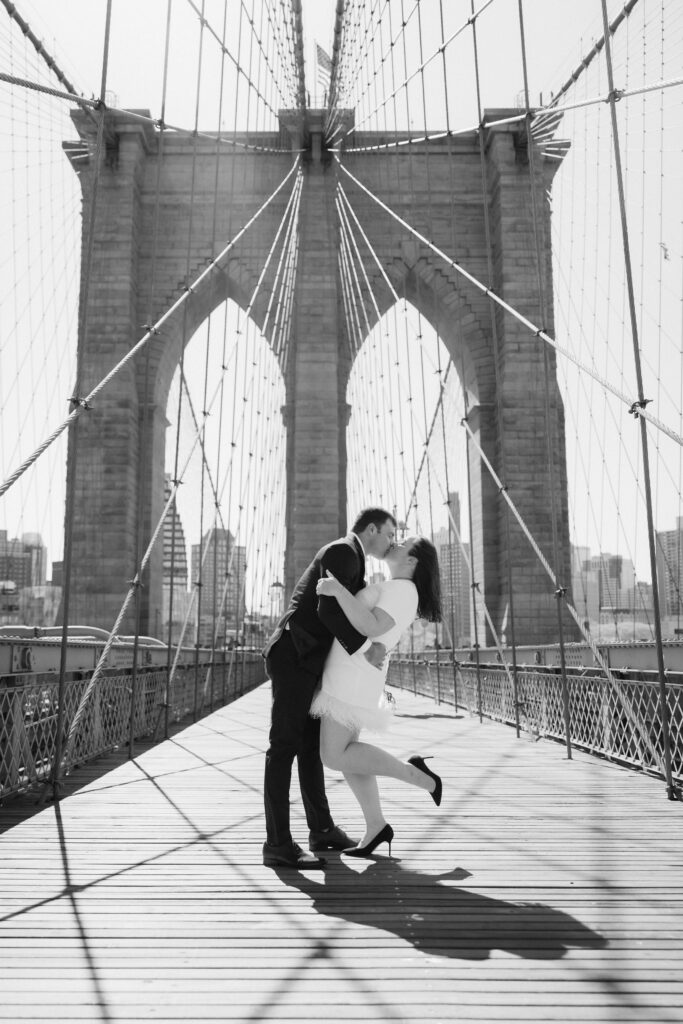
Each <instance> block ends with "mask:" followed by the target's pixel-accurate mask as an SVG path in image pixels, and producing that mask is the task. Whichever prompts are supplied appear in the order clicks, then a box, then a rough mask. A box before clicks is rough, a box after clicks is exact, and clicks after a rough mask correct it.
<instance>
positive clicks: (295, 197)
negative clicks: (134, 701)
mask: <svg viewBox="0 0 683 1024" xmlns="http://www.w3.org/2000/svg"><path fill="white" fill-rule="evenodd" d="M302 186H303V176H302V172H301V171H299V174H298V176H297V180H296V184H295V186H294V189H293V190H292V195H291V196H290V199H289V202H288V204H287V209H286V210H285V213H284V214H283V217H282V220H281V221H280V224H279V226H278V230H277V233H276V235H275V238H274V240H273V243H272V245H271V247H270V250H269V252H268V256H267V257H266V260H265V263H264V265H263V268H262V270H261V273H260V275H259V278H258V281H257V282H256V285H255V286H254V290H253V293H252V296H251V298H250V300H249V303H248V305H247V308H246V311H245V316H249V314H250V313H251V310H252V308H253V305H254V303H255V301H256V298H257V296H258V294H259V292H260V290H261V286H262V284H263V280H264V278H265V275H266V272H267V270H268V266H269V265H270V261H271V259H272V256H273V253H274V252H275V250H276V247H277V243H278V240H279V238H280V235H281V233H282V229H283V226H284V224H285V222H288V223H289V224H291V222H292V220H293V219H294V218H296V217H297V215H298V204H299V201H300V197H301V190H302ZM276 285H277V281H276V282H275V283H274V285H273V287H276ZM226 369H227V366H224V367H223V374H221V380H220V381H219V382H218V384H217V386H216V389H215V391H214V394H213V396H212V399H211V402H210V403H209V407H208V410H207V411H206V412H205V413H204V414H203V421H202V422H205V421H206V417H207V416H208V412H209V411H210V409H211V407H212V406H213V404H214V402H215V400H216V397H217V395H218V394H219V393H220V387H221V381H222V378H223V376H224V374H225V371H226ZM253 376H254V375H253V374H252V381H253ZM183 379H184V375H183ZM185 387H186V394H187V396H188V398H189V390H188V389H187V385H186V384H185ZM190 408H191V412H192V416H193V419H194V422H195V430H196V438H195V444H194V445H193V448H192V451H194V448H196V445H197V440H198V441H199V443H200V444H201V446H202V453H203V458H204V459H206V454H205V452H204V447H203V442H202V439H201V430H202V424H200V423H198V421H197V419H196V417H195V414H194V409H193V408H192V405H191V404H190ZM243 425H244V418H243V417H242V419H241V420H240V423H239V426H238V430H237V433H236V434H235V436H234V437H233V443H232V453H231V457H230V459H229V460H228V463H227V466H226V467H225V470H224V477H223V482H222V485H221V487H220V490H217V489H216V487H214V484H213V480H212V479H211V471H210V470H209V479H210V480H211V486H212V489H213V492H214V497H215V503H216V515H215V517H214V526H215V523H216V519H217V518H218V515H219V514H220V503H221V501H222V498H223V494H224V492H225V487H226V485H227V481H228V478H229V475H230V473H231V469H232V454H234V451H235V447H236V444H237V439H238V438H239V437H240V435H241V433H242V427H243ZM186 465H187V464H186ZM185 468H186V467H185ZM207 468H208V464H207ZM184 471H185V470H184V469H183V473H184ZM182 475H183V474H181V478H182ZM176 491H177V484H176V485H175V486H174V488H173V491H172V494H173V495H174V494H175V492H176ZM241 512H242V506H241V505H240V515H239V516H238V526H237V529H236V535H237V533H238V532H239V522H240V519H241ZM165 515H166V510H165V511H164V517H165ZM222 521H223V520H222V516H221V522H222ZM207 552H208V547H207V548H205V549H204V552H203V555H202V564H201V566H200V572H201V571H202V570H203V565H204V561H205V559H206V555H207ZM234 554H235V548H234V546H233V548H232V549H231V552H230V562H229V564H228V569H230V568H231V566H232V562H233V558H234ZM196 594H197V588H196V587H195V589H194V590H193V593H192V598H191V600H190V602H189V603H188V608H187V611H186V614H185V619H184V621H183V624H182V628H181V630H180V634H179V638H178V641H177V644H176V651H175V655H174V658H173V663H172V666H171V668H170V671H169V677H168V685H169V686H170V684H171V682H172V681H173V678H174V676H175V672H176V670H177V667H178V661H179V658H180V653H181V648H182V644H183V639H184V637H185V632H186V630H187V626H188V624H189V620H190V614H191V612H192V610H193V607H194V602H195V598H196ZM226 595H227V582H226V584H225V585H224V591H223V598H222V601H221V611H222V607H223V601H224V599H225V596H226Z"/></svg>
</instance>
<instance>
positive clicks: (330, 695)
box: [311, 537, 442, 857]
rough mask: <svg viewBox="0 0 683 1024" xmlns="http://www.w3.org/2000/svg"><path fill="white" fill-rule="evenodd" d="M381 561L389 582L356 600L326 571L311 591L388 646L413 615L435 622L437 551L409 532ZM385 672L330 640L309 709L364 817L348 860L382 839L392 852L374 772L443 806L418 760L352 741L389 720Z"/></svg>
mask: <svg viewBox="0 0 683 1024" xmlns="http://www.w3.org/2000/svg"><path fill="white" fill-rule="evenodd" d="M385 562H386V564H387V566H388V568H389V571H390V573H391V579H389V580H385V581H384V582H382V583H372V584H370V586H368V587H365V588H364V589H363V590H361V591H360V592H359V593H358V594H357V595H356V596H355V597H354V596H353V594H351V593H350V592H349V591H348V590H347V589H346V588H345V587H344V586H343V585H342V584H341V583H340V582H339V580H337V579H335V578H334V577H333V576H331V575H330V574H329V573H328V576H327V578H326V579H321V580H319V581H318V585H317V592H318V594H321V595H323V594H324V595H326V596H328V597H335V598H336V599H337V601H338V602H339V604H340V606H341V608H342V611H343V612H344V614H345V615H346V617H347V619H348V620H349V622H350V623H351V625H352V626H354V627H355V628H356V629H358V630H359V631H360V632H362V633H364V634H365V636H367V637H369V638H371V639H372V640H374V641H378V642H380V643H383V644H384V645H385V647H386V648H387V651H390V650H391V649H392V648H393V647H395V646H396V644H397V643H398V640H399V637H400V636H401V634H402V633H403V631H404V630H405V629H407V627H408V626H409V625H410V624H411V622H412V621H413V619H414V618H415V617H416V616H418V617H419V618H423V619H427V620H428V621H430V622H439V621H440V619H441V583H440V577H439V563H438V560H437V556H436V548H435V547H434V545H433V544H432V543H431V541H429V540H427V539H426V538H425V537H408V538H407V539H406V540H404V541H403V542H402V543H401V544H397V545H395V546H394V547H393V548H392V549H391V550H390V551H389V552H388V554H387V555H386V556H385ZM386 674H387V662H386V659H385V661H384V666H383V668H382V669H376V668H373V667H372V666H371V665H370V664H369V663H368V662H367V661H366V659H365V658H364V657H363V655H362V654H360V653H359V652H356V654H353V655H349V654H347V653H346V651H345V650H344V648H343V647H342V646H341V644H340V643H338V642H337V641H336V640H335V642H334V643H333V645H332V649H331V650H330V653H329V655H328V657H327V661H326V662H325V667H324V669H323V676H322V682H321V687H320V690H319V691H318V693H317V694H316V696H315V697H314V699H313V703H312V705H311V714H312V715H313V716H314V717H316V718H320V719H321V728H320V754H321V757H322V761H323V764H324V765H326V767H328V768H332V769H335V770H336V771H340V772H342V773H343V775H344V777H345V779H346V781H347V782H348V784H349V786H350V787H351V790H352V792H353V794H354V796H355V797H356V799H357V800H358V803H359V804H360V806H361V810H362V812H363V817H364V818H365V835H364V836H363V838H362V839H361V841H360V843H359V844H358V846H356V847H353V848H352V849H349V850H344V851H343V852H344V853H346V854H347V855H348V856H352V857H369V856H370V854H371V853H372V852H373V851H374V850H375V849H376V848H377V847H378V846H379V845H380V843H388V844H389V853H390V854H391V841H392V839H393V838H394V830H393V829H392V827H391V825H389V824H387V822H386V819H385V818H384V814H383V813H382V805H381V802H380V797H379V788H378V786H377V776H378V775H385V776H388V777H390V778H393V779H401V780H402V781H403V782H407V783H409V784H410V785H412V786H419V787H420V789H426V790H427V791H428V792H429V793H430V794H431V797H432V800H433V801H434V803H435V804H436V805H437V806H438V805H439V804H440V803H441V789H442V786H441V779H440V778H439V776H438V775H435V774H434V772H432V771H430V770H429V768H427V766H426V765H425V763H424V760H423V758H421V757H411V758H409V759H408V762H407V763H406V762H403V761H399V760H398V758H396V757H393V756H392V755H391V754H388V753H387V752H386V751H385V750H382V749H381V748H380V747H376V746H373V745H372V744H369V743H359V742H358V735H359V733H360V730H361V729H362V728H369V729H372V730H373V731H382V730H384V729H386V727H387V726H388V724H389V720H390V718H391V709H390V708H389V706H388V705H387V703H386V698H385V696H384V681H385V678H386Z"/></svg>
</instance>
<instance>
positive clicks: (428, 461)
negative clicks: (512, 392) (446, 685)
mask: <svg viewBox="0 0 683 1024" xmlns="http://www.w3.org/2000/svg"><path fill="white" fill-rule="evenodd" d="M338 188H339V194H340V195H341V196H342V197H343V199H344V201H345V203H346V205H347V208H348V210H349V211H350V212H351V214H352V216H353V218H354V221H355V222H356V225H357V227H358V229H359V231H360V233H361V235H362V236H363V239H364V241H365V244H366V246H367V247H368V249H369V250H370V253H371V255H372V257H373V259H374V260H375V263H376V264H377V266H378V268H379V270H380V272H381V274H382V276H383V278H384V281H385V283H386V284H387V286H388V287H389V289H390V291H391V294H392V297H393V298H394V301H395V302H399V296H398V293H397V292H396V289H395V288H394V286H393V285H392V283H391V280H390V279H389V277H388V275H387V274H386V271H385V270H384V267H383V266H382V263H381V261H380V259H379V257H378V255H377V253H376V251H375V249H374V247H373V246H372V245H371V243H370V241H369V239H368V237H367V235H366V234H365V232H364V231H363V228H362V226H361V225H360V222H359V221H358V218H357V217H356V214H355V211H354V210H353V207H352V206H351V204H350V202H349V199H348V196H347V195H346V193H345V192H344V189H343V188H342V186H341V185H339V187H338ZM337 204H338V206H337V208H338V212H339V217H340V222H341V226H342V236H343V234H344V232H348V234H349V235H350V237H351V239H352V240H353V243H354V249H355V253H356V259H357V261H358V263H359V264H360V267H361V270H362V273H363V277H364V280H365V285H366V287H367V289H368V291H369V293H370V297H371V300H372V303H373V307H374V310H375V315H376V316H377V319H378V320H379V319H380V312H379V305H378V303H377V299H376V296H375V293H374V290H373V288H372V285H371V283H370V280H369V278H368V276H367V273H366V271H365V266H364V264H363V261H362V259H361V256H360V253H359V251H358V248H357V246H356V240H355V237H354V236H353V232H352V229H351V225H350V224H349V222H348V218H347V215H346V210H345V209H344V206H343V205H342V203H341V202H340V201H339V197H337ZM365 319H366V324H367V315H366V317H365ZM367 326H368V329H369V324H367ZM453 366H454V363H453V360H452V359H449V360H448V363H447V365H446V369H445V371H444V373H443V379H442V380H441V382H440V388H439V398H438V400H437V403H436V407H435V409H434V413H433V416H432V422H431V425H430V427H429V429H428V432H427V437H426V439H425V442H424V451H423V454H422V459H421V460H420V465H419V468H418V469H417V472H416V474H415V480H414V482H413V489H412V493H411V494H410V497H409V499H408V505H407V509H406V513H405V516H404V520H405V521H407V520H408V517H409V516H410V512H411V509H412V508H413V505H415V509H416V510H417V491H418V486H419V482H420V478H421V476H422V473H423V470H424V469H425V468H426V467H427V466H428V465H429V466H431V468H432V471H433V474H434V477H435V478H436V480H437V482H438V486H439V489H440V490H441V493H442V497H443V498H444V499H445V501H446V507H447V509H448V516H449V521H450V522H451V524H452V526H453V530H454V532H455V535H456V537H457V540H458V543H459V545H460V548H461V551H462V554H463V557H464V559H465V561H466V563H467V567H468V569H469V570H470V572H471V568H472V567H471V562H470V558H469V556H468V554H467V551H466V549H465V546H464V544H463V541H462V538H461V535H460V531H459V529H458V526H457V524H456V522H455V518H454V516H453V513H452V510H451V508H450V504H449V501H448V497H449V496H448V485H447V484H446V486H445V487H444V485H443V484H442V481H441V478H440V473H439V471H438V467H437V466H436V464H435V461H434V459H433V457H432V455H431V453H430V450H429V446H430V443H431V440H432V437H433V436H434V433H435V430H436V427H437V422H438V420H439V414H440V412H441V411H442V410H443V403H444V395H445V393H446V384H447V382H448V377H449V374H450V372H451V370H452V368H453ZM398 383H399V388H400V384H401V382H400V379H399V382H398ZM410 414H411V418H412V419H415V418H416V417H415V411H414V409H413V408H412V404H411V405H410ZM404 472H406V469H405V467H404ZM406 475H407V473H406ZM482 605H483V608H484V615H485V617H486V621H487V622H488V624H489V627H490V629H491V635H492V636H493V638H494V642H495V645H496V648H497V650H498V652H499V653H500V655H501V661H502V663H503V665H504V667H505V671H506V673H507V675H508V678H509V681H510V684H511V685H512V686H513V688H514V680H513V677H512V674H511V671H510V668H509V666H508V663H507V660H506V659H505V657H504V653H503V647H502V644H501V642H500V638H499V636H498V632H497V630H496V628H495V625H494V622H493V619H492V617H491V614H490V612H489V609H488V607H487V605H486V601H485V600H484V598H483V595H482Z"/></svg>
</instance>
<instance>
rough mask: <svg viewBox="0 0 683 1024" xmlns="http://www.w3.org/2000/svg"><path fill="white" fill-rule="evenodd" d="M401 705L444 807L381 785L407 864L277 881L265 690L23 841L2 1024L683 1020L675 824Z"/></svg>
mask: <svg viewBox="0 0 683 1024" xmlns="http://www.w3.org/2000/svg"><path fill="white" fill-rule="evenodd" d="M397 700H398V705H399V714H398V715H397V718H396V721H395V723H394V728H393V730H392V732H391V734H390V736H389V737H388V739H387V740H386V745H387V746H388V747H389V748H390V749H391V750H393V752H394V753H396V754H398V755H399V756H408V755H409V754H410V753H414V752H422V753H424V754H427V753H432V754H434V756H435V760H434V762H433V764H434V767H435V768H436V769H437V770H439V771H440V772H441V773H442V774H443V776H444V782H445V790H444V801H443V804H442V806H441V808H439V809H437V808H435V807H434V805H433V804H432V803H431V801H430V800H429V798H428V797H427V795H426V794H425V793H424V792H422V791H419V790H417V789H406V788H405V787H402V786H401V785H400V784H398V783H396V782H393V781H386V782H384V783H383V784H382V789H383V793H384V794H385V801H386V808H387V817H388V819H389V820H390V821H391V823H392V824H393V826H394V829H395V832H396V839H395V842H394V846H393V851H392V852H393V855H394V856H393V857H392V858H391V859H389V857H388V856H387V855H386V854H385V853H382V854H380V855H378V856H376V858H375V859H374V860H372V861H367V862H350V861H348V860H346V859H344V858H343V857H340V856H338V855H337V854H332V855H331V856H330V859H329V866H328V870H327V871H326V872H325V873H324V874H322V873H320V872H309V873H307V874H299V873H297V872H292V871H289V872H288V871H282V872H279V873H277V872H274V871H271V870H269V869H267V868H264V867H263V866H262V864H261V856H260V854H261V842H262V839H263V835H262V833H263V820H262V810H261V779H262V770H263V750H264V744H265V740H266V725H267V717H268V704H269V689H268V688H267V687H261V688H260V689H258V690H256V691H254V692H252V693H250V694H248V695H247V696H245V697H243V698H242V699H240V700H239V701H237V702H236V703H235V704H233V705H231V706H229V707H227V708H224V709H223V710H221V711H219V712H217V713H215V714H213V715H211V716H210V717H208V718H206V719H204V720H203V721H202V722H199V723H197V724H196V725H193V726H191V727H189V728H188V729H186V730H184V731H182V732H180V733H178V734H177V735H176V736H175V737H173V738H172V739H171V740H169V741H168V742H166V743H164V744H162V745H161V746H158V747H156V748H153V749H150V750H148V751H146V752H144V753H143V754H141V755H140V756H139V757H138V758H137V759H136V760H135V761H134V762H128V763H126V764H123V765H121V766H120V767H118V768H116V769H115V770H113V771H111V772H109V773H108V774H106V775H104V776H103V777H102V778H100V779H96V780H93V781H92V782H90V783H89V784H88V785H87V786H86V787H85V788H83V789H81V790H80V791H79V792H77V793H74V794H73V795H71V796H69V797H68V798H67V799H65V800H64V801H62V803H61V805H60V807H59V808H56V807H54V806H48V807H46V808H45V809H44V810H42V811H41V812H40V813H38V814H36V815H34V816H33V817H31V818H30V819H28V820H26V821H23V822H21V823H18V824H15V825H13V827H11V828H8V829H7V830H6V831H5V832H4V834H3V835H2V836H0V844H1V853H2V860H1V862H0V1020H3V1021H13V1022H15V1021H25V1020H34V1021H69V1022H71V1021H122V1022H136V1021H149V1020H154V1021H190V1022H203V1021H244V1022H247V1021H248V1022H252V1021H269V1022H271V1021H272V1022H279V1021H281V1022H284V1021H287V1022H292V1021H316V1022H319V1021H328V1020H334V1021H346V1020H348V1021H356V1020H363V1021H367V1020H372V1021H375V1020H380V1021H392V1022H401V1024H419V1022H422V1021H425V1020H429V1021H441V1022H447V1021H464V1020H476V1021H501V1022H502V1021H517V1020H523V1021H536V1020H554V1021H558V1022H569V1021H574V1020H581V1021H583V1022H586V1024H589V1022H592V1021H614V1022H616V1021H619V1022H624V1021H636V1022H638V1024H646V1022H650V1021H653V1022H654V1021H667V1022H680V1021H681V1019H683V969H682V968H683V957H682V952H683V871H682V870H681V869H682V868H683V842H682V840H683V813H682V812H683V805H681V804H674V803H670V802H668V801H667V800H666V796H665V790H664V786H663V784H662V783H661V782H658V781H656V780H652V779H649V778H646V777H642V776H638V775H636V774H634V773H632V772H629V771H627V770H625V769H622V768H619V767H616V766H614V765H610V764H607V763H604V762H599V761H596V760H594V759H592V758H590V757H589V756H587V755H584V754H580V753H579V754H576V755H575V757H574V760H572V761H567V760H566V756H565V751H564V749H563V748H562V747H561V746H559V745H555V744H552V743H546V742H540V743H534V742H532V741H530V740H529V739H524V738H523V739H521V740H517V739H516V738H515V735H514V732H513V731H512V730H511V729H508V728H506V727H504V726H500V725H496V724H492V723H486V722H485V723H484V724H483V725H481V724H480V723H479V722H478V721H477V720H476V719H471V718H466V717H460V718H457V719H456V718H454V715H453V712H452V710H451V709H446V708H436V707H435V706H434V705H433V704H431V703H430V702H428V701H426V700H423V699H421V698H415V697H413V696H411V695H407V694H402V693H400V694H398V695H397ZM329 794H330V800H331V803H332V805H333V809H334V812H335V816H336V818H337V820H338V821H339V823H340V824H342V825H344V826H345V827H346V828H347V830H348V831H349V832H350V833H351V834H357V835H359V834H360V833H361V831H362V829H361V827H360V822H359V816H358V812H357V810H356V809H355V807H354V805H353V801H352V798H351V797H350V795H349V793H348V791H347V789H346V787H345V784H344V783H343V782H342V781H340V780H338V779H336V778H332V779H331V780H330V785H329ZM297 796H298V794H297ZM3 813H8V814H11V813H12V811H11V805H10V807H9V808H8V809H6V811H0V819H1V817H2V814H3ZM294 822H295V828H296V836H297V838H298V839H299V840H301V841H303V840H305V839H306V830H305V825H304V821H303V817H302V815H301V808H300V802H299V801H298V800H297V801H295V808H294ZM1 824H2V821H1V820H0V825H1ZM381 849H382V850H384V851H386V849H387V848H386V846H385V847H382V848H381Z"/></svg>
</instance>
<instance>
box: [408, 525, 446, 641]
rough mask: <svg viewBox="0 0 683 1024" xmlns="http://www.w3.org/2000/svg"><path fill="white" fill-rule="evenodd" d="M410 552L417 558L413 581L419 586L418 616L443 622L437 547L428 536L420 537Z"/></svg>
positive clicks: (430, 620)
mask: <svg viewBox="0 0 683 1024" xmlns="http://www.w3.org/2000/svg"><path fill="white" fill-rule="evenodd" d="M408 554H410V555H412V556H413V557H414V558H417V565H416V566H415V572H414V574H413V583H414V584H415V586H416V587H417V614H418V617H419V618H421V619H426V620H427V622H441V575H440V573H439V559H438V557H437V554H436V548H435V547H434V545H433V544H432V542H431V541H430V540H427V538H426V537H420V539H419V540H417V541H415V543H414V544H413V546H412V548H411V549H410V551H409V552H408Z"/></svg>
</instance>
